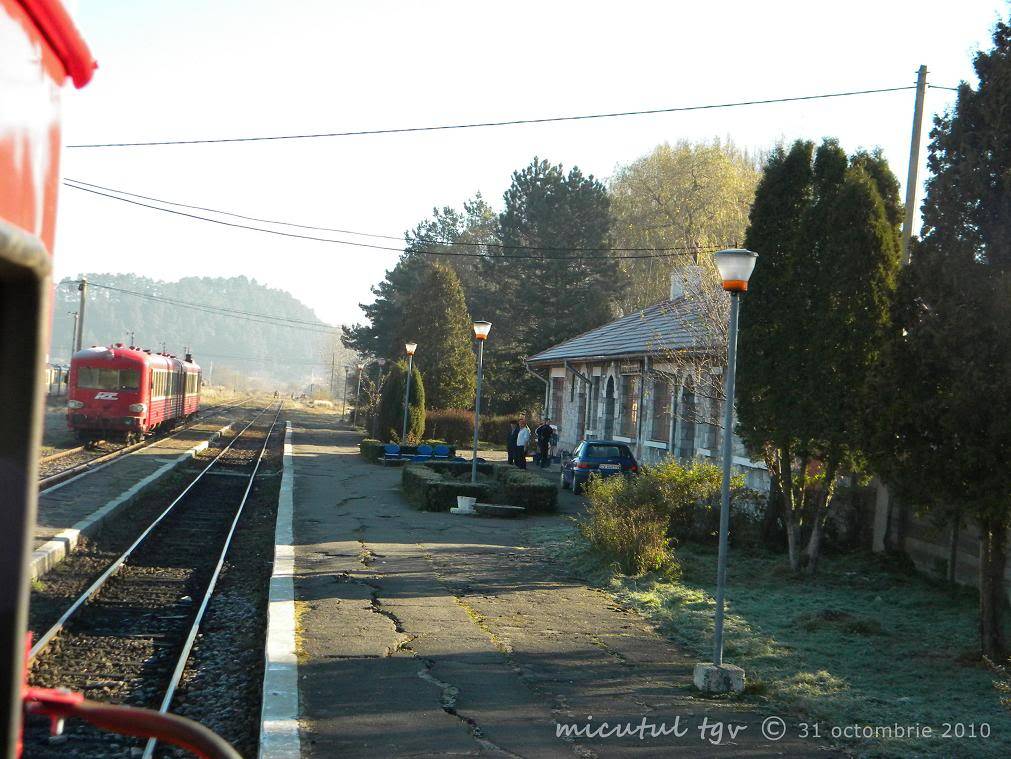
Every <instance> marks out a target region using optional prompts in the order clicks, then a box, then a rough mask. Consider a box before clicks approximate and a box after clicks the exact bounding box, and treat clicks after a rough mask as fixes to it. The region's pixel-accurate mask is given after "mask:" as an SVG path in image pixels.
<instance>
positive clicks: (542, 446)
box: [534, 418, 555, 469]
mask: <svg viewBox="0 0 1011 759" xmlns="http://www.w3.org/2000/svg"><path fill="white" fill-rule="evenodd" d="M554 432H555V431H554V429H553V428H552V427H551V420H550V419H548V418H545V419H544V421H543V422H541V426H540V427H538V428H537V429H536V430H535V431H534V436H535V437H536V438H537V461H538V463H539V464H540V465H541V469H547V468H548V466H550V464H551V457H550V456H549V455H548V447H549V446H550V445H551V436H552V435H553V434H554Z"/></svg>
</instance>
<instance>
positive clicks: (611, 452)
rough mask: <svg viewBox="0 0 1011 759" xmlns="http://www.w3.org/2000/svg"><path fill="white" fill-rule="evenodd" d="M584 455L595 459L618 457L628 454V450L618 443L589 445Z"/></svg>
mask: <svg viewBox="0 0 1011 759" xmlns="http://www.w3.org/2000/svg"><path fill="white" fill-rule="evenodd" d="M583 455H584V456H590V457H592V458H595V459H617V458H621V457H622V456H627V455H628V450H627V449H626V448H624V447H619V446H617V445H588V446H586V448H585V449H584V450H583Z"/></svg>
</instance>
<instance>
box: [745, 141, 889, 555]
mask: <svg viewBox="0 0 1011 759" xmlns="http://www.w3.org/2000/svg"><path fill="white" fill-rule="evenodd" d="M897 191H898V183H897V182H895V181H894V177H892V176H891V172H890V171H889V170H888V167H887V164H886V163H884V159H883V158H882V157H881V156H880V155H879V154H873V155H869V154H866V153H858V154H856V155H854V156H853V158H852V159H850V160H847V157H846V154H845V153H844V152H843V151H842V149H841V148H840V147H839V145H838V144H837V143H836V142H835V141H834V140H826V141H825V142H823V143H822V145H820V146H819V147H818V150H817V151H816V152H815V154H814V156H813V161H812V145H811V144H810V143H804V142H797V143H795V144H794V145H793V146H792V148H791V149H790V151H789V153H787V152H786V151H784V150H783V149H782V148H778V149H777V150H776V151H774V153H773V154H772V156H771V158H770V160H769V163H768V166H767V167H766V171H765V173H764V175H763V178H762V180H761V181H760V183H759V187H758V191H757V194H756V199H755V205H754V207H753V208H752V213H751V225H750V227H749V230H748V235H747V238H746V243H747V245H748V247H749V248H751V249H752V250H755V251H757V252H758V253H759V255H760V256H761V258H760V259H759V260H760V266H761V269H759V270H756V278H755V287H754V288H752V291H751V292H749V294H748V297H747V298H745V299H744V307H743V310H744V316H743V319H742V332H741V340H740V344H741V361H740V367H741V368H740V379H739V383H740V384H739V389H738V412H739V418H740V432H741V434H742V436H743V437H744V439H745V441H746V442H747V443H748V445H749V446H750V447H751V448H752V450H754V451H757V452H761V454H762V455H763V456H764V458H765V460H766V462H767V464H768V466H769V471H770V473H771V474H772V475H773V477H774V480H775V482H776V484H777V486H778V487H779V489H780V490H781V492H782V496H783V498H782V503H783V509H784V514H783V517H784V522H785V524H786V528H787V540H788V548H789V555H790V565H791V567H792V568H793V569H794V571H799V570H800V569H801V567H802V565H803V564H804V563H805V559H806V567H807V570H808V571H809V572H811V573H813V572H814V571H815V570H816V568H817V564H818V559H819V557H820V554H821V547H822V536H823V530H824V526H825V523H826V520H827V519H828V515H829V511H830V508H831V504H832V497H833V495H834V490H835V483H836V481H837V477H838V475H840V474H842V473H844V472H848V471H852V470H853V469H854V468H856V466H857V465H858V463H859V455H860V451H861V449H862V447H863V441H862V438H861V435H862V432H863V430H862V427H861V425H860V420H861V419H862V418H863V414H864V410H863V404H864V403H865V401H866V398H867V392H868V390H867V388H868V381H867V375H868V373H869V371H870V367H871V366H872V365H873V364H874V362H875V361H877V360H878V357H879V354H880V351H881V346H882V343H883V341H884V339H885V333H886V329H887V324H888V312H889V303H890V297H891V293H892V291H893V290H894V285H895V273H896V270H897V268H898V255H899V249H898V227H897V220H898V216H899V214H896V213H894V212H891V213H890V211H889V209H895V208H898V195H897ZM804 538H806V539H807V550H806V557H802V556H801V552H800V544H801V541H802V540H803V539H804Z"/></svg>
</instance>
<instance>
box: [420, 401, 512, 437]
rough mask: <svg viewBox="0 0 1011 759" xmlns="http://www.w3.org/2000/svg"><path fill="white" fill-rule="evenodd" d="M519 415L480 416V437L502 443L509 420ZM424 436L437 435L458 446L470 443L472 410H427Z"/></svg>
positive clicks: (506, 432)
mask: <svg viewBox="0 0 1011 759" xmlns="http://www.w3.org/2000/svg"><path fill="white" fill-rule="evenodd" d="M519 416H520V414H519V413H515V414H496V415H495V416H482V417H481V439H482V440H485V441H488V442H491V443H502V444H504V443H505V442H506V439H507V438H508V437H509V422H510V421H511V420H513V419H516V418H518V417H519ZM425 436H426V437H439V438H442V439H444V440H448V441H450V442H451V443H454V444H456V445H459V446H465V445H470V444H471V443H473V441H474V412H473V411H472V410H468V409H461V408H447V409H441V410H438V411H429V412H428V414H427V416H426V417H425Z"/></svg>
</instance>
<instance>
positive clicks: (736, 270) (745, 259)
mask: <svg viewBox="0 0 1011 759" xmlns="http://www.w3.org/2000/svg"><path fill="white" fill-rule="evenodd" d="M714 258H715V260H716V268H717V269H719V270H720V277H721V278H722V280H723V289H724V290H726V291H727V292H732V293H744V292H747V291H748V280H749V279H751V272H753V271H754V270H755V261H757V260H758V254H757V253H754V252H752V251H750V250H744V249H743V248H731V249H729V250H721V251H720V252H719V253H717V254H716V255H715V256H714Z"/></svg>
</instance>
